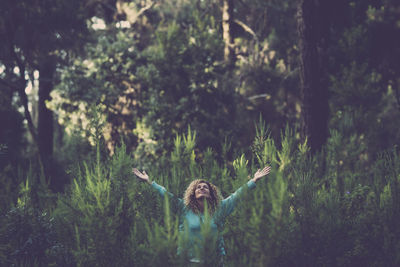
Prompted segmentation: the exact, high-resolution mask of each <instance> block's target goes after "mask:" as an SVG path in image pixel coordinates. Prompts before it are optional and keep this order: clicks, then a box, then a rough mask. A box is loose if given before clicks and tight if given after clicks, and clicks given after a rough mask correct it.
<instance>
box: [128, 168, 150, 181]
mask: <svg viewBox="0 0 400 267" xmlns="http://www.w3.org/2000/svg"><path fill="white" fill-rule="evenodd" d="M132 172H133V173H134V174H135V175H136V176H137V177H138V178H139V179H140V180H142V181H144V182H146V183H148V184H151V182H150V179H149V176H148V175H147V173H146V171H143V173H141V172H140V171H139V170H138V169H136V168H133V169H132Z"/></svg>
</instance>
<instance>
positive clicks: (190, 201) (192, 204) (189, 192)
mask: <svg viewBox="0 0 400 267" xmlns="http://www.w3.org/2000/svg"><path fill="white" fill-rule="evenodd" d="M200 183H206V184H207V185H208V188H209V190H210V198H207V206H208V211H209V212H210V214H213V213H214V212H215V211H216V210H217V208H218V205H219V203H220V202H221V200H222V194H221V191H220V190H219V189H218V187H216V186H215V185H213V184H212V183H210V182H207V181H206V180H203V179H196V180H194V181H192V182H191V183H190V184H189V186H188V187H187V188H186V191H185V194H184V196H183V202H184V203H185V206H186V207H188V208H190V209H191V210H192V211H193V212H194V213H197V214H198V213H201V211H200V207H199V206H198V203H197V199H196V196H195V190H196V187H197V185H198V184H200Z"/></svg>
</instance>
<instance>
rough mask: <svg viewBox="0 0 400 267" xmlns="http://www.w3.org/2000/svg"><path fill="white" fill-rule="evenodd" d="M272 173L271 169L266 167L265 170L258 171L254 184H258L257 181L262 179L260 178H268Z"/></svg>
mask: <svg viewBox="0 0 400 267" xmlns="http://www.w3.org/2000/svg"><path fill="white" fill-rule="evenodd" d="M270 171H271V167H270V166H266V167H264V169H262V170H261V169H258V170H257V171H256V173H255V174H254V177H253V179H252V180H253V182H257V180H258V179H260V178H262V177H264V176H266V175H268V174H269V172H270Z"/></svg>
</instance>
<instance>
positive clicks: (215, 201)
mask: <svg viewBox="0 0 400 267" xmlns="http://www.w3.org/2000/svg"><path fill="white" fill-rule="evenodd" d="M270 170H271V167H269V166H267V167H265V168H264V169H262V170H260V169H259V170H257V172H256V173H255V174H254V177H253V178H252V179H251V180H250V181H248V182H247V184H246V185H243V186H242V187H240V188H239V189H238V190H237V191H236V192H235V193H233V194H232V195H230V196H229V197H228V198H226V199H222V196H221V193H220V191H219V189H218V188H217V187H216V186H215V185H213V184H212V183H210V182H207V181H205V180H201V179H197V180H194V181H192V182H191V183H190V185H189V186H188V188H187V189H186V191H185V194H184V197H183V200H182V199H180V198H175V197H174V196H173V195H172V194H171V193H169V192H167V190H166V189H165V188H164V187H162V186H160V185H158V184H157V183H156V182H154V181H153V182H151V181H150V179H149V176H148V175H147V174H146V172H143V173H141V172H140V171H139V170H138V169H136V168H134V169H133V170H132V171H133V173H134V174H135V175H136V176H137V177H138V178H140V179H141V180H143V181H145V182H147V183H149V184H151V186H152V187H153V188H154V189H155V190H156V191H157V192H158V193H159V194H160V195H161V196H165V194H166V193H167V194H168V195H169V197H170V198H175V199H176V200H177V203H178V204H177V206H178V210H179V212H180V214H181V216H180V218H181V220H180V225H179V230H180V231H181V232H183V233H184V234H185V236H187V238H188V240H187V242H188V245H187V246H185V248H186V249H187V253H188V255H189V258H190V261H191V262H201V260H200V257H199V255H198V251H200V250H199V248H201V244H202V241H203V236H202V230H201V228H202V225H203V222H204V221H206V220H207V218H209V224H210V230H211V234H212V236H214V237H216V238H215V240H216V244H215V245H216V248H217V251H216V252H217V254H218V255H219V256H220V261H222V258H223V256H224V255H225V249H224V240H223V238H222V236H221V233H222V231H223V226H224V223H225V219H226V217H227V216H228V215H230V214H231V213H232V212H233V210H234V208H235V205H236V203H237V201H238V199H239V198H240V196H241V195H242V193H243V191H244V190H245V189H246V188H249V189H253V188H254V187H255V186H256V182H257V181H258V180H259V179H260V178H262V177H264V176H266V175H268V174H269V172H270ZM205 211H207V212H208V214H205ZM207 215H209V216H207ZM203 244H204V242H203ZM179 250H182V249H181V248H180V249H179ZM178 253H179V251H178Z"/></svg>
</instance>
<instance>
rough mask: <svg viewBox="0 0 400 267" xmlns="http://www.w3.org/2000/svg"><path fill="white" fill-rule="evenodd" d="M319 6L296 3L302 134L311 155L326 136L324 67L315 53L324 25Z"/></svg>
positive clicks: (302, 0)
mask: <svg viewBox="0 0 400 267" xmlns="http://www.w3.org/2000/svg"><path fill="white" fill-rule="evenodd" d="M321 7H323V5H322V4H321V2H318V3H317V2H316V1H313V0H299V1H298V17H297V19H298V21H297V23H298V24H297V26H298V34H299V50H300V81H301V83H300V90H301V95H302V134H303V137H304V138H307V139H308V140H309V144H310V147H311V151H312V152H316V151H317V150H319V149H320V148H321V147H322V145H323V144H324V143H325V141H326V139H327V136H328V128H327V125H328V116H329V106H328V88H327V85H326V84H324V83H323V77H324V75H325V74H324V73H323V72H322V71H321V70H322V66H323V63H322V62H321V55H320V52H319V51H318V47H319V44H320V42H321V31H320V29H319V28H318V25H320V24H325V22H324V18H323V17H321V16H320V12H321Z"/></svg>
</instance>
